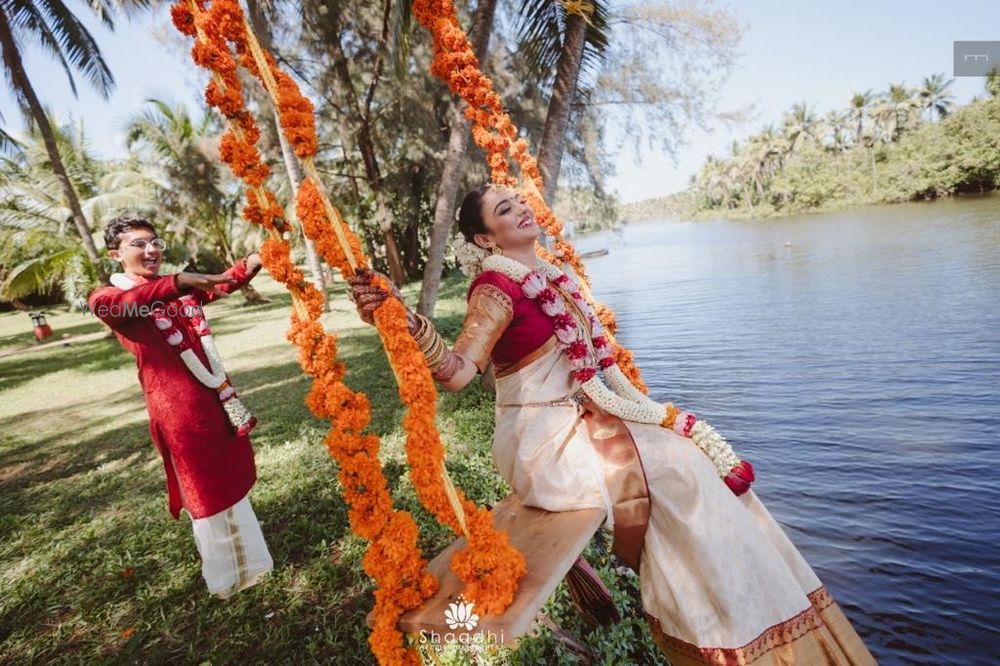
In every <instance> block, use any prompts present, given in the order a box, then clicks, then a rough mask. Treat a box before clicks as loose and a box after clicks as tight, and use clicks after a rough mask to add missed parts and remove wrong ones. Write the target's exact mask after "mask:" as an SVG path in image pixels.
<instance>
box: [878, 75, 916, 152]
mask: <svg viewBox="0 0 1000 666" xmlns="http://www.w3.org/2000/svg"><path fill="white" fill-rule="evenodd" d="M885 101H886V103H888V104H889V105H890V106H891V107H892V109H893V111H894V112H895V114H896V121H895V129H894V132H893V136H892V140H893V141H895V140H896V139H897V138H899V134H900V133H901V132H903V131H904V130H907V129H910V128H911V127H913V126H915V125H919V124H920V120H921V111H922V109H923V105H922V103H921V101H920V97H919V93H918V92H917V91H916V90H914V89H913V88H909V87H907V86H906V84H904V83H902V82H900V83H893V84H890V85H889V93H888V94H887V95H886V98H885Z"/></svg>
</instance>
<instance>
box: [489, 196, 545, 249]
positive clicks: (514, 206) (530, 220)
mask: <svg viewBox="0 0 1000 666" xmlns="http://www.w3.org/2000/svg"><path fill="white" fill-rule="evenodd" d="M480 205H481V206H482V209H481V210H482V214H483V223H484V224H485V225H486V228H487V229H488V230H489V232H490V233H488V234H476V236H475V240H476V243H477V244H479V245H481V246H483V247H488V246H490V245H491V244H492V245H499V246H500V247H501V248H502V249H505V250H509V249H513V248H517V247H523V246H525V245H531V246H534V244H535V239H537V238H538V234H539V229H538V223H537V222H535V214H534V213H533V212H532V210H531V207H530V206H528V203H527V202H526V201H525V200H524V198H523V197H522V196H521V195H520V194H518V193H517V192H515V191H514V190H505V189H499V188H494V189H489V190H487V191H486V192H485V193H484V194H483V197H482V199H481V201H480Z"/></svg>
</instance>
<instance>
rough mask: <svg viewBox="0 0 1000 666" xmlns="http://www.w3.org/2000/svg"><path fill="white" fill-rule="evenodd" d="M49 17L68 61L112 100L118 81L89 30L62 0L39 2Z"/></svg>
mask: <svg viewBox="0 0 1000 666" xmlns="http://www.w3.org/2000/svg"><path fill="white" fill-rule="evenodd" d="M35 2H37V3H38V6H39V8H40V9H41V11H42V13H43V14H45V15H46V18H47V21H46V22H47V23H48V24H49V25H50V26H51V30H52V32H53V33H54V34H55V36H56V38H57V40H58V42H59V45H60V46H61V48H62V52H63V53H64V54H65V57H66V60H68V61H69V63H70V64H71V65H72V66H73V67H75V68H76V69H77V70H79V71H80V73H81V74H83V76H84V78H86V79H87V80H88V81H90V83H91V85H93V86H94V88H96V89H97V92H98V93H100V95H101V96H102V97H103V98H104V99H108V98H109V97H110V96H111V90H112V89H113V88H114V85H115V79H114V76H112V74H111V69H110V68H109V67H108V64H107V63H106V62H105V61H104V56H103V55H102V54H101V49H100V47H98V45H97V42H96V41H95V40H94V37H93V36H92V35H91V34H90V31H89V30H87V27H86V26H84V25H83V23H82V22H81V21H80V19H78V18H77V17H76V15H75V14H73V12H71V11H70V10H69V8H68V7H66V5H65V4H64V3H63V2H62V0H35Z"/></svg>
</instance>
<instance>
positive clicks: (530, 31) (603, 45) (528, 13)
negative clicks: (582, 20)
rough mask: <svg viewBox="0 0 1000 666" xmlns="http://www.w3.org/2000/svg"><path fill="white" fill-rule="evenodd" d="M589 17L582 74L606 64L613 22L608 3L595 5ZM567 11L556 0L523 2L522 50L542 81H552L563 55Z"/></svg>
mask: <svg viewBox="0 0 1000 666" xmlns="http://www.w3.org/2000/svg"><path fill="white" fill-rule="evenodd" d="M593 5H594V11H593V12H592V13H591V14H590V16H589V17H588V24H587V33H586V37H585V43H584V50H583V59H582V61H581V64H580V70H581V72H592V71H594V70H596V69H597V68H599V66H600V64H601V63H602V62H603V59H604V54H605V52H606V50H607V48H608V38H609V34H610V22H609V12H608V6H607V3H605V2H594V3H593ZM566 19H567V15H566V10H565V8H564V7H563V5H562V3H560V2H554V1H553V0H522V2H521V7H520V10H519V11H518V20H517V23H516V27H515V32H516V34H517V41H518V51H519V52H520V53H521V54H522V55H523V56H524V58H525V60H526V62H527V64H528V68H529V71H532V72H535V73H536V74H537V75H538V78H539V80H541V81H545V80H547V79H551V77H552V75H553V74H554V73H555V69H556V66H557V65H558V63H559V56H560V54H561V53H562V46H563V36H564V35H565V32H566Z"/></svg>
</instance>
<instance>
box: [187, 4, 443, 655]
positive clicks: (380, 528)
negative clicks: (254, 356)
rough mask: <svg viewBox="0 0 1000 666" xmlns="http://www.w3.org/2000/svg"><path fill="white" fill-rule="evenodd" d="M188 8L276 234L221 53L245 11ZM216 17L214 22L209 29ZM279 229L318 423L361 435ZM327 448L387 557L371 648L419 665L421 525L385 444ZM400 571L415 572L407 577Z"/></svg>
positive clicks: (229, 144) (243, 174) (256, 198)
mask: <svg viewBox="0 0 1000 666" xmlns="http://www.w3.org/2000/svg"><path fill="white" fill-rule="evenodd" d="M178 4H180V3H178ZM200 7H202V8H203V7H204V5H200ZM186 9H187V11H186V12H185V11H181V10H172V17H173V18H174V22H175V24H176V25H177V26H178V29H179V30H181V31H182V32H185V34H190V25H191V24H192V23H193V24H194V25H195V36H196V37H197V38H198V42H199V43H200V44H212V45H213V46H215V47H216V48H214V49H204V48H203V49H200V50H198V51H199V53H200V58H199V59H200V61H201V62H200V63H199V64H202V65H203V66H207V67H208V68H209V69H211V70H212V72H213V80H212V82H211V83H210V87H211V86H214V88H211V90H210V91H209V92H207V94H206V97H207V98H208V99H209V100H210V102H211V101H214V102H216V104H215V106H216V108H219V110H220V111H221V112H222V113H223V115H225V116H226V118H227V123H228V124H229V130H228V132H227V134H226V137H224V139H223V142H224V146H225V147H224V148H223V149H220V153H222V154H223V156H224V159H225V161H226V162H227V163H228V164H229V165H230V167H231V168H232V169H233V171H234V173H236V174H237V175H238V176H239V177H240V178H242V179H243V180H244V182H246V183H247V185H248V186H249V188H250V189H249V190H248V197H247V199H248V204H247V207H246V210H247V213H248V215H247V218H248V220H250V221H251V222H254V223H260V224H262V225H263V226H265V227H267V226H268V222H270V223H271V226H272V227H273V226H274V221H275V220H276V219H278V217H277V216H279V215H280V216H283V211H282V210H280V206H278V205H277V201H276V199H275V198H274V196H273V193H271V192H270V191H269V190H266V189H265V188H263V186H262V185H263V181H264V180H265V179H266V176H267V172H266V171H265V169H266V165H263V163H262V161H261V160H260V155H259V153H258V152H257V151H256V148H255V147H254V144H255V143H256V141H257V139H258V138H259V135H260V134H259V130H258V129H257V127H256V124H255V123H254V121H253V118H252V116H250V115H249V114H248V113H247V112H246V110H245V108H243V99H242V92H241V90H240V88H239V81H238V79H237V78H236V77H235V72H234V69H235V67H234V65H233V63H232V56H231V54H229V53H228V48H226V49H221V48H218V46H219V43H220V32H219V31H224V32H225V34H226V35H227V36H228V37H234V36H235V37H239V35H240V30H239V26H240V25H241V24H240V22H239V21H237V20H236V17H238V16H240V14H239V13H238V10H239V7H238V5H235V9H234V5H233V4H232V3H230V4H228V5H227V4H226V0H221V1H220V0H216V2H215V3H213V5H212V8H211V10H210V11H209V12H203V11H200V9H199V5H197V4H195V3H194V2H190V3H188V5H187V6H186ZM188 13H189V14H190V16H188ZM206 16H209V19H208V20H206ZM192 18H193V21H192V20H191V19H192ZM223 45H224V43H223ZM197 46H198V44H196V49H193V55H194V51H195V50H197ZM269 218H270V219H269ZM269 230H270V233H271V235H270V237H269V238H268V239H267V240H265V242H264V244H263V246H262V248H261V257H262V261H263V263H264V265H265V266H266V267H267V268H268V270H269V271H270V272H271V273H272V275H273V276H275V278H276V279H280V281H282V282H283V283H284V284H285V286H286V287H287V288H288V290H289V292H290V293H291V294H292V298H293V305H295V306H296V308H295V311H293V313H292V325H291V328H290V330H289V333H288V337H289V339H290V340H292V341H293V342H294V343H296V344H297V345H298V346H299V348H300V350H299V351H300V354H299V360H300V364H301V365H302V367H303V370H304V371H306V372H307V373H308V374H310V375H311V376H313V377H314V382H313V386H312V389H311V390H310V394H309V396H308V397H307V404H308V405H309V408H310V410H312V411H313V412H314V413H316V414H317V415H318V416H324V417H326V418H330V419H331V421H333V420H336V422H337V424H338V425H340V426H342V427H344V428H356V429H357V430H361V429H363V428H364V427H366V426H367V424H368V422H369V420H370V411H369V409H368V403H367V399H365V398H364V396H363V394H355V393H353V392H351V391H350V389H348V388H347V387H346V386H344V385H343V384H342V382H341V380H342V379H343V376H344V368H343V364H340V363H337V362H336V360H335V357H336V340H335V338H334V337H333V336H330V335H327V334H325V332H324V331H323V328H322V325H320V324H319V322H318V321H317V319H318V317H319V316H320V314H321V313H322V304H323V296H322V294H321V293H319V292H318V290H316V289H315V287H313V285H312V284H311V283H308V282H306V281H305V279H304V276H303V275H302V273H301V272H300V271H298V269H296V268H295V267H294V265H293V264H292V262H291V259H290V248H289V246H288V243H287V242H286V241H284V240H283V239H282V238H281V237H280V235H278V233H277V231H276V229H274V228H270V229H269ZM338 396H339V397H338ZM326 443H327V448H328V450H329V451H330V453H331V455H333V456H334V457H335V458H336V459H337V460H338V462H339V463H340V467H341V474H340V477H341V483H342V486H343V488H344V496H345V499H346V500H347V501H348V503H349V504H350V506H351V510H350V515H349V519H350V521H351V524H352V528H353V529H354V530H355V531H356V532H358V533H359V534H361V535H362V536H364V537H365V538H368V539H369V540H370V541H371V545H370V546H369V549H370V550H371V549H373V548H376V549H378V552H379V553H380V554H382V555H383V556H382V557H374V556H373V557H372V558H370V559H369V561H368V563H367V566H366V567H365V569H366V571H367V572H368V573H369V575H371V576H372V577H373V578H374V579H375V581H376V584H377V585H378V589H377V591H376V628H375V630H373V632H372V635H371V637H370V639H369V643H370V645H371V646H372V650H373V652H374V654H375V655H376V657H377V658H378V659H379V661H380V662H381V663H401V662H403V663H417V662H418V655H417V653H416V652H415V651H414V650H413V649H406V648H405V647H404V646H403V641H402V638H403V637H402V634H400V633H399V631H398V629H396V626H395V625H396V623H397V622H398V617H399V615H400V614H401V613H402V612H403V611H404V610H406V609H407V608H411V607H415V606H416V605H418V604H419V603H420V601H422V599H423V598H425V597H426V596H429V595H430V594H432V593H433V591H434V589H435V588H436V586H437V581H436V580H434V578H433V576H430V574H429V573H427V572H426V562H425V561H424V560H423V558H422V556H421V554H420V551H419V549H418V548H417V546H416V525H415V523H413V521H412V518H411V517H410V516H409V514H405V513H400V512H395V511H393V509H392V502H391V498H390V496H389V494H388V488H387V483H386V480H385V477H384V475H383V473H382V468H381V464H380V463H379V461H378V458H377V453H378V439H377V437H375V436H373V435H365V434H360V433H359V432H355V431H351V430H337V429H334V428H332V429H331V431H330V433H328V435H327V437H326ZM407 521H409V523H410V524H411V525H410V528H406V523H407ZM390 528H391V529H390ZM400 571H410V572H411V573H410V575H406V576H402V577H401V576H400V575H399V572H400ZM413 572H417V573H413Z"/></svg>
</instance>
